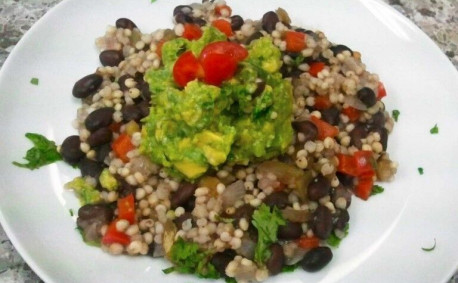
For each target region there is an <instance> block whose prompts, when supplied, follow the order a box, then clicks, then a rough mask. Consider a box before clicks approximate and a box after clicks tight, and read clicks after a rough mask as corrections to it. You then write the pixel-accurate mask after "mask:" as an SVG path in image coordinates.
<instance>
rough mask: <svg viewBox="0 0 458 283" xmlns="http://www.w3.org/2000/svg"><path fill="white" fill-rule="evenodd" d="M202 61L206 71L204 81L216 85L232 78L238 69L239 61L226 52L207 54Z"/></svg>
mask: <svg viewBox="0 0 458 283" xmlns="http://www.w3.org/2000/svg"><path fill="white" fill-rule="evenodd" d="M201 63H202V67H203V69H204V73H205V76H204V82H206V83H207V84H211V85H215V86H219V85H221V83H222V82H223V81H225V80H227V79H230V78H232V77H233V76H234V74H235V71H236V70H237V61H236V60H235V59H234V58H232V57H230V56H227V55H225V54H218V53H210V54H206V56H205V57H203V58H202V60H201Z"/></svg>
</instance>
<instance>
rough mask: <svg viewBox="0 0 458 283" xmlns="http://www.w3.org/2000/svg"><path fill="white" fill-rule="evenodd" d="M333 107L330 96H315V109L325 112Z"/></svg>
mask: <svg viewBox="0 0 458 283" xmlns="http://www.w3.org/2000/svg"><path fill="white" fill-rule="evenodd" d="M331 106H332V103H331V101H330V100H329V97H328V96H323V95H317V96H315V105H314V107H315V109H318V110H324V109H328V108H330V107H331Z"/></svg>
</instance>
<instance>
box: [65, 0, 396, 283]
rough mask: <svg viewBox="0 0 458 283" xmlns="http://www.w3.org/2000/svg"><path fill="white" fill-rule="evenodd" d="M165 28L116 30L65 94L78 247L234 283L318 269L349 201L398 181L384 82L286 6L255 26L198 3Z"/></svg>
mask: <svg viewBox="0 0 458 283" xmlns="http://www.w3.org/2000/svg"><path fill="white" fill-rule="evenodd" d="M171 16H173V21H174V26H173V28H170V29H168V28H166V29H158V30H156V31H154V32H152V33H142V32H141V31H140V30H139V28H138V27H137V26H136V24H135V23H134V22H133V21H132V20H130V19H127V18H120V19H118V20H117V21H116V23H115V25H114V26H109V27H108V28H107V30H106V33H105V35H103V36H101V37H99V38H97V39H96V42H95V43H96V46H97V48H98V49H99V51H100V56H99V58H100V63H101V66H100V67H98V68H97V70H96V71H95V73H92V74H89V75H87V76H84V77H82V78H80V79H79V80H77V82H76V83H75V85H74V87H73V91H72V94H73V96H74V97H75V98H77V99H80V100H81V106H80V107H79V108H78V109H77V117H76V119H75V120H74V122H73V126H74V128H75V129H76V130H77V135H72V136H69V137H67V138H66V139H65V140H64V141H63V143H62V144H61V145H60V146H58V152H59V154H60V155H61V157H62V159H63V160H64V161H66V162H67V163H69V164H71V165H73V166H77V167H78V168H79V169H80V170H81V176H79V177H77V178H75V179H74V180H72V181H71V182H69V183H67V184H66V187H67V188H68V189H72V190H74V192H75V194H76V195H77V196H78V198H79V199H80V202H81V207H80V209H79V210H78V218H77V226H78V229H79V230H80V232H81V234H82V236H83V239H84V241H85V242H87V243H90V244H95V245H99V246H100V247H101V248H102V249H103V250H104V251H106V252H107V253H110V254H112V255H121V254H126V255H131V256H151V257H165V258H166V259H168V260H170V262H171V264H170V266H171V267H170V268H168V269H165V270H163V271H164V273H171V272H178V273H191V274H195V275H197V276H198V277H201V278H212V279H217V278H226V280H228V281H229V282H230V281H232V282H260V281H264V280H266V279H267V278H268V277H269V276H275V275H278V274H279V273H281V272H286V271H291V270H294V269H296V268H297V267H299V268H302V269H303V270H305V271H308V272H315V271H318V270H320V269H322V268H324V267H325V266H326V265H328V264H329V262H331V260H332V257H333V252H338V250H335V249H334V247H335V246H337V245H338V244H339V242H340V240H341V239H343V238H344V237H345V236H346V235H347V233H348V232H349V220H350V215H349V213H348V207H349V206H350V204H351V201H352V197H353V195H355V196H356V197H359V198H361V199H364V200H367V199H368V198H369V197H370V196H371V195H373V194H375V193H379V192H381V191H383V189H381V187H380V186H378V185H375V182H379V181H380V182H385V181H391V180H392V179H393V177H394V175H395V173H396V170H397V163H396V162H394V161H391V160H390V157H389V155H388V153H387V145H388V135H389V133H391V131H392V130H393V125H394V121H393V119H392V118H391V117H390V115H389V113H388V112H387V111H386V110H385V105H384V103H383V101H382V100H383V97H385V96H386V90H385V88H384V85H383V83H382V82H381V81H380V79H379V77H378V76H377V75H376V74H374V73H370V72H369V71H367V70H366V66H365V65H364V63H363V62H362V55H361V53H360V52H358V51H356V50H352V49H351V48H350V47H347V46H345V45H342V44H337V43H333V42H332V41H330V39H328V38H327V37H326V36H325V34H324V33H323V32H321V31H312V30H309V29H305V28H303V27H297V26H294V23H292V22H291V19H290V17H289V16H288V14H287V12H286V11H285V10H283V9H282V8H278V9H277V10H275V11H268V12H266V13H265V14H264V15H263V16H262V18H261V19H259V20H250V19H244V18H242V17H241V16H239V15H236V14H234V11H232V9H231V7H230V6H229V3H226V2H224V1H204V2H203V3H194V4H191V5H180V6H177V7H176V8H175V9H174V10H173V12H172V13H171ZM279 276H281V275H279Z"/></svg>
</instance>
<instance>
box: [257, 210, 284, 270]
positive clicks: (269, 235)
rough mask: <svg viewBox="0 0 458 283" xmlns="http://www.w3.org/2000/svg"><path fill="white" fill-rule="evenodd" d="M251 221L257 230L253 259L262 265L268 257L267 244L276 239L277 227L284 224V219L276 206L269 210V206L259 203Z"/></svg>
mask: <svg viewBox="0 0 458 283" xmlns="http://www.w3.org/2000/svg"><path fill="white" fill-rule="evenodd" d="M252 223H253V225H254V227H256V229H257V230H258V242H257V243H256V248H255V252H254V260H255V261H256V262H257V263H258V264H261V265H262V264H264V262H265V261H266V260H267V259H268V258H269V257H270V250H269V246H270V245H271V244H273V243H275V242H276V241H277V231H278V227H279V226H281V225H285V224H286V221H285V219H283V216H282V215H281V212H280V210H278V208H277V207H274V208H273V210H272V211H271V209H270V207H268V206H267V205H265V204H261V206H259V207H258V209H257V210H256V211H255V212H254V213H253V221H252Z"/></svg>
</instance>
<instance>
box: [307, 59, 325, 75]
mask: <svg viewBox="0 0 458 283" xmlns="http://www.w3.org/2000/svg"><path fill="white" fill-rule="evenodd" d="M324 66H326V65H325V64H324V63H323V62H313V63H310V68H309V74H310V75H312V77H315V78H316V77H318V73H319V72H321V71H323V69H324Z"/></svg>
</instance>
